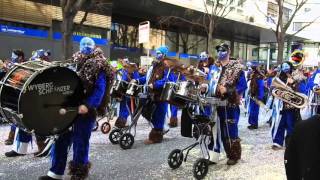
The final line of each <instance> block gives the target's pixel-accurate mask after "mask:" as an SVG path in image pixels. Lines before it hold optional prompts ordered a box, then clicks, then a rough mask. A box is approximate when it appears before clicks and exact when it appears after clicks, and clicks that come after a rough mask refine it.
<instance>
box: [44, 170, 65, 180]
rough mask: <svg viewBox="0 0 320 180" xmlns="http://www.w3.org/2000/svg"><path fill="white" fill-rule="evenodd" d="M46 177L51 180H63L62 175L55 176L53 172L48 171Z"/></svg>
mask: <svg viewBox="0 0 320 180" xmlns="http://www.w3.org/2000/svg"><path fill="white" fill-rule="evenodd" d="M47 176H49V177H51V178H53V179H62V178H63V175H58V174H55V173H54V172H52V171H49V172H48V174H47Z"/></svg>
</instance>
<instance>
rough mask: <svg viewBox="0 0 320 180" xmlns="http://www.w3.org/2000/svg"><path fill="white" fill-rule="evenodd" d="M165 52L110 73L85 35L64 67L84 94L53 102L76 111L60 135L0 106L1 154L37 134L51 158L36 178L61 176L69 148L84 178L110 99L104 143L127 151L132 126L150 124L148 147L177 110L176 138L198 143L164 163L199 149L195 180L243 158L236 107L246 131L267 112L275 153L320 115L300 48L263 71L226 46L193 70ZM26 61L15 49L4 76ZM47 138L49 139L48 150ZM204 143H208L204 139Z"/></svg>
mask: <svg viewBox="0 0 320 180" xmlns="http://www.w3.org/2000/svg"><path fill="white" fill-rule="evenodd" d="M168 51H169V49H168V47H167V46H161V47H159V48H157V49H156V57H155V60H154V61H153V62H152V64H151V65H150V66H149V67H148V69H147V70H146V69H145V67H139V66H138V65H137V64H136V63H133V62H130V60H129V59H127V58H125V59H122V60H119V62H118V63H120V64H121V68H120V69H116V68H113V67H112V66H111V65H110V64H109V63H108V61H107V59H106V58H105V57H104V55H103V52H102V50H101V49H99V48H98V47H96V46H95V42H94V41H93V40H92V39H91V38H88V37H85V38H83V39H82V40H81V42H80V51H79V52H77V53H75V54H74V55H73V57H72V61H71V62H72V63H71V64H72V65H75V66H68V65H66V67H67V68H70V69H72V71H74V73H76V74H77V76H78V77H79V79H80V81H81V84H82V88H83V92H84V93H83V95H82V96H81V99H79V103H78V104H77V105H76V106H70V107H69V106H67V105H65V104H58V105H56V106H59V107H58V108H60V109H59V111H57V112H56V113H60V115H61V116H65V117H66V118H67V117H68V114H71V112H72V111H76V114H77V115H76V117H75V118H74V119H73V120H72V123H71V124H69V125H67V126H68V128H67V129H65V130H64V131H59V133H51V132H50V133H48V134H50V135H51V136H41V135H38V134H37V131H32V127H31V126H32V125H29V124H28V123H20V124H17V123H15V122H16V118H17V117H19V116H17V115H18V113H17V112H15V111H7V109H10V107H9V106H7V107H3V106H5V105H4V104H3V103H2V102H1V103H0V104H1V109H2V110H1V111H2V112H1V114H2V116H3V115H5V116H4V118H7V120H8V121H10V122H11V123H12V124H13V125H12V126H11V128H10V131H9V135H8V139H7V140H6V141H5V144H6V145H12V151H10V152H7V153H6V154H5V155H6V156H7V157H15V156H20V155H25V154H26V153H27V149H28V148H27V147H28V144H29V143H30V141H31V140H32V135H33V134H35V135H36V137H37V144H38V149H39V152H37V153H36V154H35V155H39V154H41V156H40V157H43V156H46V155H47V154H48V153H49V150H48V149H51V156H52V161H51V167H50V170H49V171H48V173H47V175H45V176H41V177H40V178H39V179H41V180H50V179H62V178H63V175H64V171H65V168H66V166H67V156H68V148H69V147H70V146H71V144H73V160H72V161H70V162H69V166H68V168H69V174H70V175H71V179H74V180H80V179H85V178H87V177H88V174H89V170H90V167H91V164H92V162H90V160H89V156H88V155H89V139H90V136H91V131H92V128H93V125H94V123H95V121H96V118H97V117H98V116H102V117H103V116H104V114H105V113H106V112H105V111H106V110H108V109H109V108H108V107H107V105H108V104H110V103H108V102H109V101H110V98H112V99H116V100H117V101H118V103H119V104H120V106H119V113H118V117H117V119H116V121H115V124H114V127H113V128H112V131H111V132H110V135H109V139H110V141H111V142H112V143H113V144H118V143H119V144H120V146H121V147H122V148H123V149H129V148H131V146H132V144H133V143H134V136H135V134H134V133H133V132H134V131H132V129H135V127H136V122H137V120H138V119H139V117H140V115H142V117H144V118H145V119H146V120H147V121H148V122H150V123H149V124H150V126H151V131H150V132H149V135H148V137H147V138H146V140H145V141H144V143H145V144H146V145H151V144H155V143H161V142H162V141H163V137H164V135H165V134H166V133H167V132H168V131H169V130H168V128H167V124H166V122H167V121H169V123H168V125H169V126H170V128H174V127H177V126H178V124H179V123H178V119H179V117H178V115H179V113H178V111H179V110H180V109H182V115H181V134H182V136H185V137H192V138H195V139H196V143H195V144H193V145H191V146H189V147H188V148H186V149H183V150H181V151H173V152H172V153H171V154H170V155H169V162H168V163H169V166H170V167H171V168H173V169H175V168H178V167H179V166H180V165H181V163H182V159H183V158H182V157H183V153H184V150H189V149H192V148H194V147H196V146H198V145H200V146H203V144H205V145H204V149H206V153H203V154H202V155H203V158H200V159H199V161H197V162H196V164H197V165H199V166H195V167H196V169H195V174H194V175H195V177H196V178H198V179H201V178H203V177H204V176H205V175H206V173H207V171H208V169H206V170H207V171H200V170H199V168H200V167H202V165H203V164H204V165H205V167H207V166H209V165H210V164H214V163H217V162H218V159H219V155H220V154H221V153H222V152H225V154H226V156H227V158H228V161H227V165H235V164H237V163H238V161H239V160H240V159H241V138H240V137H239V134H238V122H239V119H240V114H241V112H240V109H241V108H240V107H241V106H244V108H245V111H246V112H247V113H248V116H247V118H248V124H249V126H248V129H249V130H252V131H254V130H255V129H258V128H259V125H261V124H262V123H264V122H262V121H261V118H259V117H260V114H261V112H262V111H263V110H265V111H266V112H271V113H269V114H271V116H270V119H269V118H267V119H266V120H269V121H268V122H269V123H270V124H271V135H272V136H271V137H270V139H272V142H273V144H270V148H272V149H273V150H280V149H285V148H288V145H289V144H290V141H291V137H292V136H293V135H294V132H293V131H294V127H295V126H296V124H298V123H299V122H300V121H301V120H305V119H307V118H309V117H311V116H312V115H315V114H318V113H319V112H320V107H319V105H320V70H319V69H317V70H315V71H314V72H313V73H312V74H308V73H305V69H304V67H303V66H302V64H303V60H304V54H303V51H301V50H294V51H293V53H292V54H291V57H290V60H288V61H286V62H284V63H282V64H280V65H279V66H278V67H275V68H272V69H271V70H269V71H268V72H267V73H265V72H264V71H263V67H262V66H261V65H260V64H259V63H258V62H255V61H252V62H251V63H250V64H248V65H249V66H248V68H247V69H245V67H244V66H243V65H242V64H241V62H239V60H235V59H232V58H231V49H230V47H229V45H228V44H225V43H223V44H220V45H218V46H216V52H217V60H216V61H214V60H213V57H210V56H209V55H208V54H207V53H206V52H202V53H201V54H200V56H199V57H200V62H199V65H198V66H186V64H184V63H182V62H181V61H179V60H176V59H171V58H169V57H168V56H167V54H168ZM49 56H50V51H45V50H38V51H36V52H35V53H34V55H33V56H32V58H30V61H34V62H35V63H36V64H38V65H41V64H42V63H41V61H48V62H47V63H52V64H54V62H50V61H49ZM39 59H40V61H39ZM24 62H26V60H25V57H24V53H23V51H21V50H13V52H12V56H11V60H10V61H4V62H1V67H2V68H1V72H4V73H2V74H3V75H2V78H3V77H4V76H5V73H10V72H11V69H12V68H13V67H14V66H19V64H21V63H22V65H23V63H24ZM61 64H63V62H61ZM61 66H64V65H61ZM16 80H17V81H19V80H21V78H20V79H16ZM21 83H25V82H21ZM2 86H10V87H11V86H14V85H12V84H10V85H6V84H4V85H2ZM0 94H1V91H0ZM10 112H11V113H12V114H11V115H10V116H9V115H8V114H10ZM169 112H170V115H168V114H169ZM168 119H169V120H168ZM20 120H21V118H20ZM128 120H129V121H128ZM16 126H17V128H16ZM24 126H25V127H24ZM52 128H53V129H54V127H52ZM183 131H184V132H183ZM185 134H187V135H185ZM52 137H54V138H52ZM46 138H48V139H51V140H52V139H53V145H51V144H50V143H48V140H47V141H46ZM206 138H208V139H210V141H209V142H208V141H205V139H206ZM44 150H46V152H45V153H44V152H43V151H44ZM201 163H202V164H201ZM199 172H200V174H199Z"/></svg>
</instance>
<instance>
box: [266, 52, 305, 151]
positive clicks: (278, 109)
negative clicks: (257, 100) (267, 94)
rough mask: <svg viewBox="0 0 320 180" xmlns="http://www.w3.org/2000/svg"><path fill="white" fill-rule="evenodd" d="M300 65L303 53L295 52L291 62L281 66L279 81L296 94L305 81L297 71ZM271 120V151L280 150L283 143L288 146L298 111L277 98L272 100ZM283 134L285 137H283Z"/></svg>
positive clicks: (298, 119) (298, 114) (299, 118)
mask: <svg viewBox="0 0 320 180" xmlns="http://www.w3.org/2000/svg"><path fill="white" fill-rule="evenodd" d="M302 63H303V53H302V52H301V51H299V50H296V51H294V52H293V53H292V55H291V60H290V61H288V62H285V63H283V64H282V65H281V72H280V75H279V79H280V80H281V81H283V82H284V83H286V84H287V85H288V86H289V87H291V88H292V89H293V90H294V91H296V92H302V90H301V89H300V88H299V84H300V83H301V81H302V80H304V79H305V76H304V75H303V74H302V72H301V71H300V70H299V66H300V65H302ZM272 119H273V120H272V121H273V122H272V131H271V132H272V140H273V145H272V149H273V150H280V149H282V147H283V144H284V141H285V144H286V145H288V144H289V140H290V136H291V134H292V132H293V128H294V126H295V124H296V123H297V122H298V121H300V120H301V115H300V109H298V108H295V107H294V106H292V105H291V104H288V103H286V102H283V101H281V100H280V99H278V98H274V103H273V113H272ZM285 133H286V137H285V136H284V135H285Z"/></svg>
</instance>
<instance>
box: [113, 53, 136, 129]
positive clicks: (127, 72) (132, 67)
mask: <svg viewBox="0 0 320 180" xmlns="http://www.w3.org/2000/svg"><path fill="white" fill-rule="evenodd" d="M122 61H123V63H124V68H122V69H121V70H119V72H118V74H119V75H120V77H118V78H119V79H120V80H121V81H126V82H130V81H131V80H132V79H138V78H139V77H140V76H139V72H138V68H137V65H136V64H135V63H132V62H130V61H129V59H128V58H124V59H123V60H122ZM131 105H132V104H131V99H130V98H129V97H123V98H122V99H121V102H120V111H119V116H118V118H117V120H116V122H115V124H114V125H115V126H116V127H117V128H124V127H126V123H127V118H128V117H129V114H130V112H129V111H132V108H133V107H131Z"/></svg>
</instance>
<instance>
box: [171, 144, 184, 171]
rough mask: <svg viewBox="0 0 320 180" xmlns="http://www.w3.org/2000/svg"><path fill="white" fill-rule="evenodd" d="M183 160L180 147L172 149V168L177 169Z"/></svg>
mask: <svg viewBox="0 0 320 180" xmlns="http://www.w3.org/2000/svg"><path fill="white" fill-rule="evenodd" d="M182 161H183V153H182V151H181V150H180V149H175V150H173V151H171V153H170V154H169V156H168V165H169V166H170V168H171V169H177V168H179V167H180V166H181V164H182Z"/></svg>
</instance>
